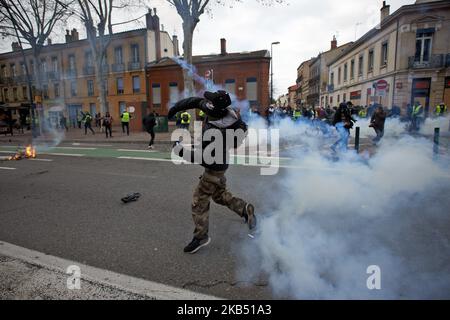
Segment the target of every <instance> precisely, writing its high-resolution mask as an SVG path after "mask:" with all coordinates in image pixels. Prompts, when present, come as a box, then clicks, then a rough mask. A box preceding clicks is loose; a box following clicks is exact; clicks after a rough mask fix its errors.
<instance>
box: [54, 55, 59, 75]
mask: <svg viewBox="0 0 450 320" xmlns="http://www.w3.org/2000/svg"><path fill="white" fill-rule="evenodd" d="M52 71H53V72H58V71H59V67H58V58H57V57H52Z"/></svg>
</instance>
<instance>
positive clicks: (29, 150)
mask: <svg viewBox="0 0 450 320" xmlns="http://www.w3.org/2000/svg"><path fill="white" fill-rule="evenodd" d="M23 158H27V159H30V158H32V159H34V158H36V148H35V147H33V146H32V145H28V146H26V148H25V150H17V152H16V154H15V155H13V156H11V157H9V160H21V159H23Z"/></svg>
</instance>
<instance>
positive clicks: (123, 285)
mask: <svg viewBox="0 0 450 320" xmlns="http://www.w3.org/2000/svg"><path fill="white" fill-rule="evenodd" d="M0 254H2V255H4V256H7V257H11V258H14V259H17V260H20V261H25V262H27V263H30V264H32V265H35V266H38V267H41V268H44V269H47V270H50V271H52V272H56V273H59V274H61V273H62V274H64V275H66V276H67V274H66V270H67V267H69V266H74V265H75V266H78V267H79V268H80V271H81V286H83V281H90V282H93V283H96V284H101V285H106V286H109V287H113V288H114V289H119V290H124V291H126V292H128V293H132V294H138V295H140V296H144V297H146V298H149V299H158V300H217V299H220V298H218V297H215V296H209V295H206V294H202V293H197V292H194V291H189V290H186V289H181V288H177V287H172V286H169V285H166V284H163V283H157V282H153V281H148V280H144V279H139V278H135V277H131V276H127V275H125V274H119V273H115V272H112V271H108V270H105V269H99V268H95V267H91V266H88V265H85V264H82V263H79V262H75V261H70V260H66V259H62V258H59V257H55V256H51V255H47V254H44V253H41V252H38V251H34V250H30V249H27V248H23V247H19V246H16V245H13V244H10V243H7V242H3V241H2V242H0Z"/></svg>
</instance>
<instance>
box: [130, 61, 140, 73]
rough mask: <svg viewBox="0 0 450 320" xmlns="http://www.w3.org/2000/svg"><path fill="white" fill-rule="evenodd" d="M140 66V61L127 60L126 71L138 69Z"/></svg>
mask: <svg viewBox="0 0 450 320" xmlns="http://www.w3.org/2000/svg"><path fill="white" fill-rule="evenodd" d="M141 68H142V65H141V62H140V61H138V62H128V71H134V70H140V69H141Z"/></svg>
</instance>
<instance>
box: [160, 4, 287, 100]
mask: <svg viewBox="0 0 450 320" xmlns="http://www.w3.org/2000/svg"><path fill="white" fill-rule="evenodd" d="M166 1H167V2H168V3H170V4H171V5H172V6H174V7H175V8H176V10H177V12H178V15H179V16H180V17H181V19H182V21H183V36H184V42H183V55H184V57H183V58H184V60H185V61H186V62H187V63H188V64H190V65H192V42H193V37H194V30H195V27H196V26H197V24H198V23H199V22H200V17H201V16H202V15H203V14H204V13H205V12H206V11H208V10H211V8H210V6H211V5H212V4H220V5H227V4H229V5H231V4H232V3H236V2H242V0H166ZM256 1H257V2H259V3H260V4H262V5H266V6H270V5H273V4H275V3H283V2H285V0H256ZM183 79H184V90H185V93H186V94H192V93H193V92H194V80H193V78H192V76H191V75H190V74H189V71H188V70H185V69H183Z"/></svg>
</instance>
